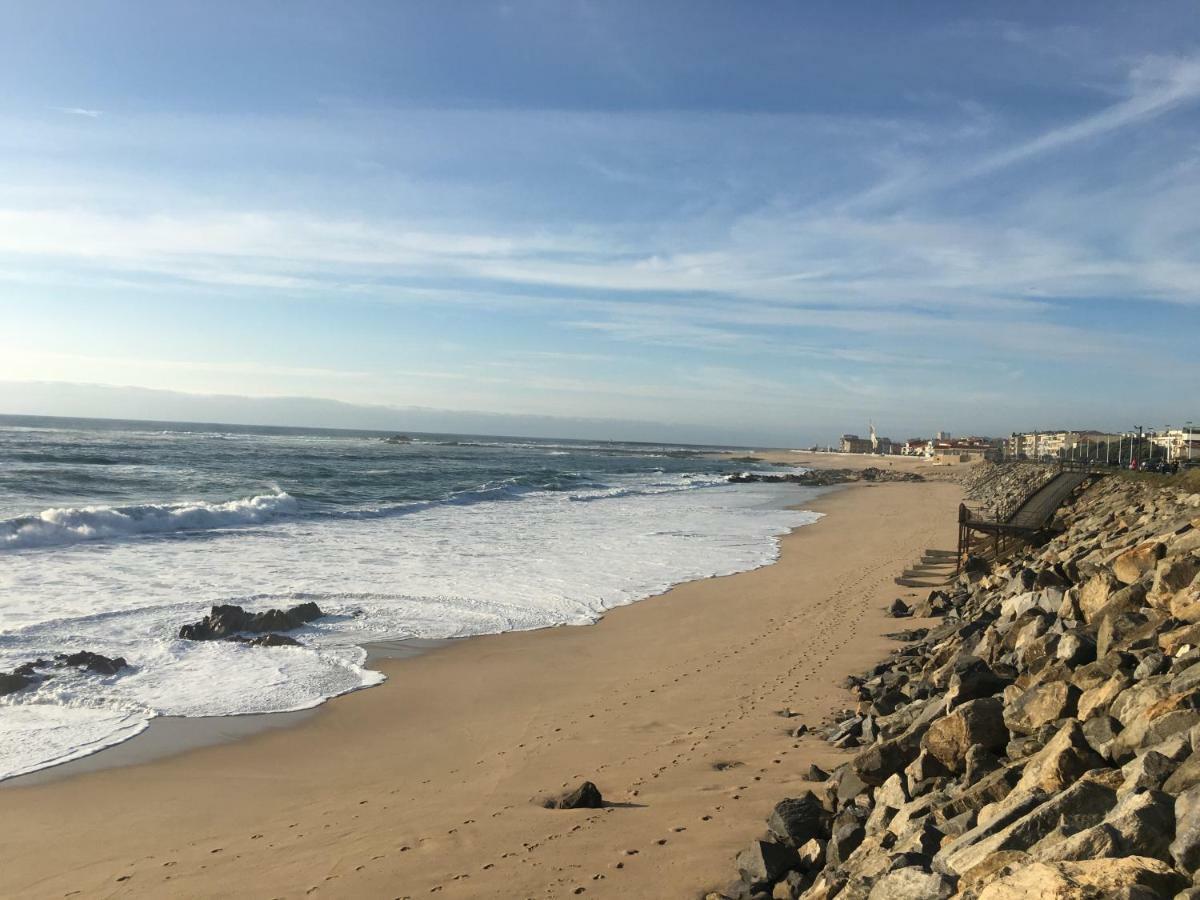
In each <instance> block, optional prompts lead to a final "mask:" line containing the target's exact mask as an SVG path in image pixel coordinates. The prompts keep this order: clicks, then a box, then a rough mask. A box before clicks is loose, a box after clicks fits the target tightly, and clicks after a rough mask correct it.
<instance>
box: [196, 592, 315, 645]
mask: <svg viewBox="0 0 1200 900" xmlns="http://www.w3.org/2000/svg"><path fill="white" fill-rule="evenodd" d="M323 615H325V613H323V612H321V608H320V607H319V606H317V604H315V603H301V604H299V605H298V606H293V607H291V608H290V609H268V610H266V611H265V612H257V613H252V612H247V611H246V610H244V609H242V608H241V607H240V606H235V605H233V604H231V603H229V604H222V605H220V606H214V607H213V608H212V611H211V612H210V613H209V614H208V615H207V616H205V617H204V618H203V619H201V620H200V621H199V622H193V623H191V624H189V625H184V626H183V627H182V628H180V629H179V636H180V637H181V638H183V639H184V640H188V641H238V642H240V643H246V644H253V645H255V646H260V647H280V646H295V645H297V644H298V642H297V641H296V640H294V639H293V638H290V637H288V636H287V635H282V634H273V633H267V632H277V631H291V630H292V629H293V628H299V627H300V626H301V625H304V624H306V623H307V622H312V621H313V620H314V619H319V618H321V617H322V616H323ZM246 632H249V633H251V634H264V633H266V636H265V637H259V638H247V637H245V636H244V634H245V633H246Z"/></svg>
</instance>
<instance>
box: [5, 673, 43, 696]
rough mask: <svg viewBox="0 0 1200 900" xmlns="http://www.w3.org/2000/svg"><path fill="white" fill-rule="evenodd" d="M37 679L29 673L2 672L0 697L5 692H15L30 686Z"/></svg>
mask: <svg viewBox="0 0 1200 900" xmlns="http://www.w3.org/2000/svg"><path fill="white" fill-rule="evenodd" d="M34 682H35V679H33V678H30V677H28V676H27V675H20V674H18V673H16V672H0V697H3V696H4V695H5V694H14V693H16V692H17V691H19V690H23V689H24V688H27V687H29V685H31V684H33V683H34Z"/></svg>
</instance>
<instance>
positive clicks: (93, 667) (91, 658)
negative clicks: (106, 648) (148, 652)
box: [54, 650, 127, 675]
mask: <svg viewBox="0 0 1200 900" xmlns="http://www.w3.org/2000/svg"><path fill="white" fill-rule="evenodd" d="M54 660H55V662H56V663H57V664H58V665H61V666H71V667H78V666H83V667H84V668H85V669H87V670H88V671H89V672H95V673H96V674H98V675H116V674H117V673H118V672H120V671H121V670H122V669H123V668H125V666H126V665H127V663H126V662H125V658H124V657H123V656H117V657H113V658H109V657H107V656H101V655H100V654H99V653H92V652H91V651H90V650H80V651H79V652H77V653H63V654H59V655H58V656H56V657H54Z"/></svg>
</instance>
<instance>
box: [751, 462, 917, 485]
mask: <svg viewBox="0 0 1200 900" xmlns="http://www.w3.org/2000/svg"><path fill="white" fill-rule="evenodd" d="M727 480H728V481H729V483H730V484H753V483H759V482H764V483H787V484H799V485H803V486H804V487H825V486H826V485H831V484H847V483H849V482H852V481H924V480H925V476H923V475H921V474H920V473H918V472H897V471H894V470H892V469H879V468H876V467H874V466H868V467H867V468H865V469H810V470H809V471H807V472H800V473H796V472H788V473H786V474H778V473H774V472H738V473H736V474H734V475H730V476H729V478H728V479H727Z"/></svg>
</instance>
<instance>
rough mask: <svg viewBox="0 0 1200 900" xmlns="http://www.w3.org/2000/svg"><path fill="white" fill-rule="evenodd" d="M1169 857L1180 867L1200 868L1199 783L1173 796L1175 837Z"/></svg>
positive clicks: (1191, 869)
mask: <svg viewBox="0 0 1200 900" xmlns="http://www.w3.org/2000/svg"><path fill="white" fill-rule="evenodd" d="M1171 857H1172V859H1174V860H1175V864H1176V865H1177V866H1179V868H1181V869H1186V870H1187V871H1189V872H1194V871H1195V870H1196V869H1198V868H1200V784H1196V785H1193V786H1192V787H1190V788H1188V789H1187V790H1186V791H1184V792H1183V793H1182V794H1180V795H1179V796H1178V797H1176V798H1175V839H1174V840H1173V841H1172V842H1171Z"/></svg>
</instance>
